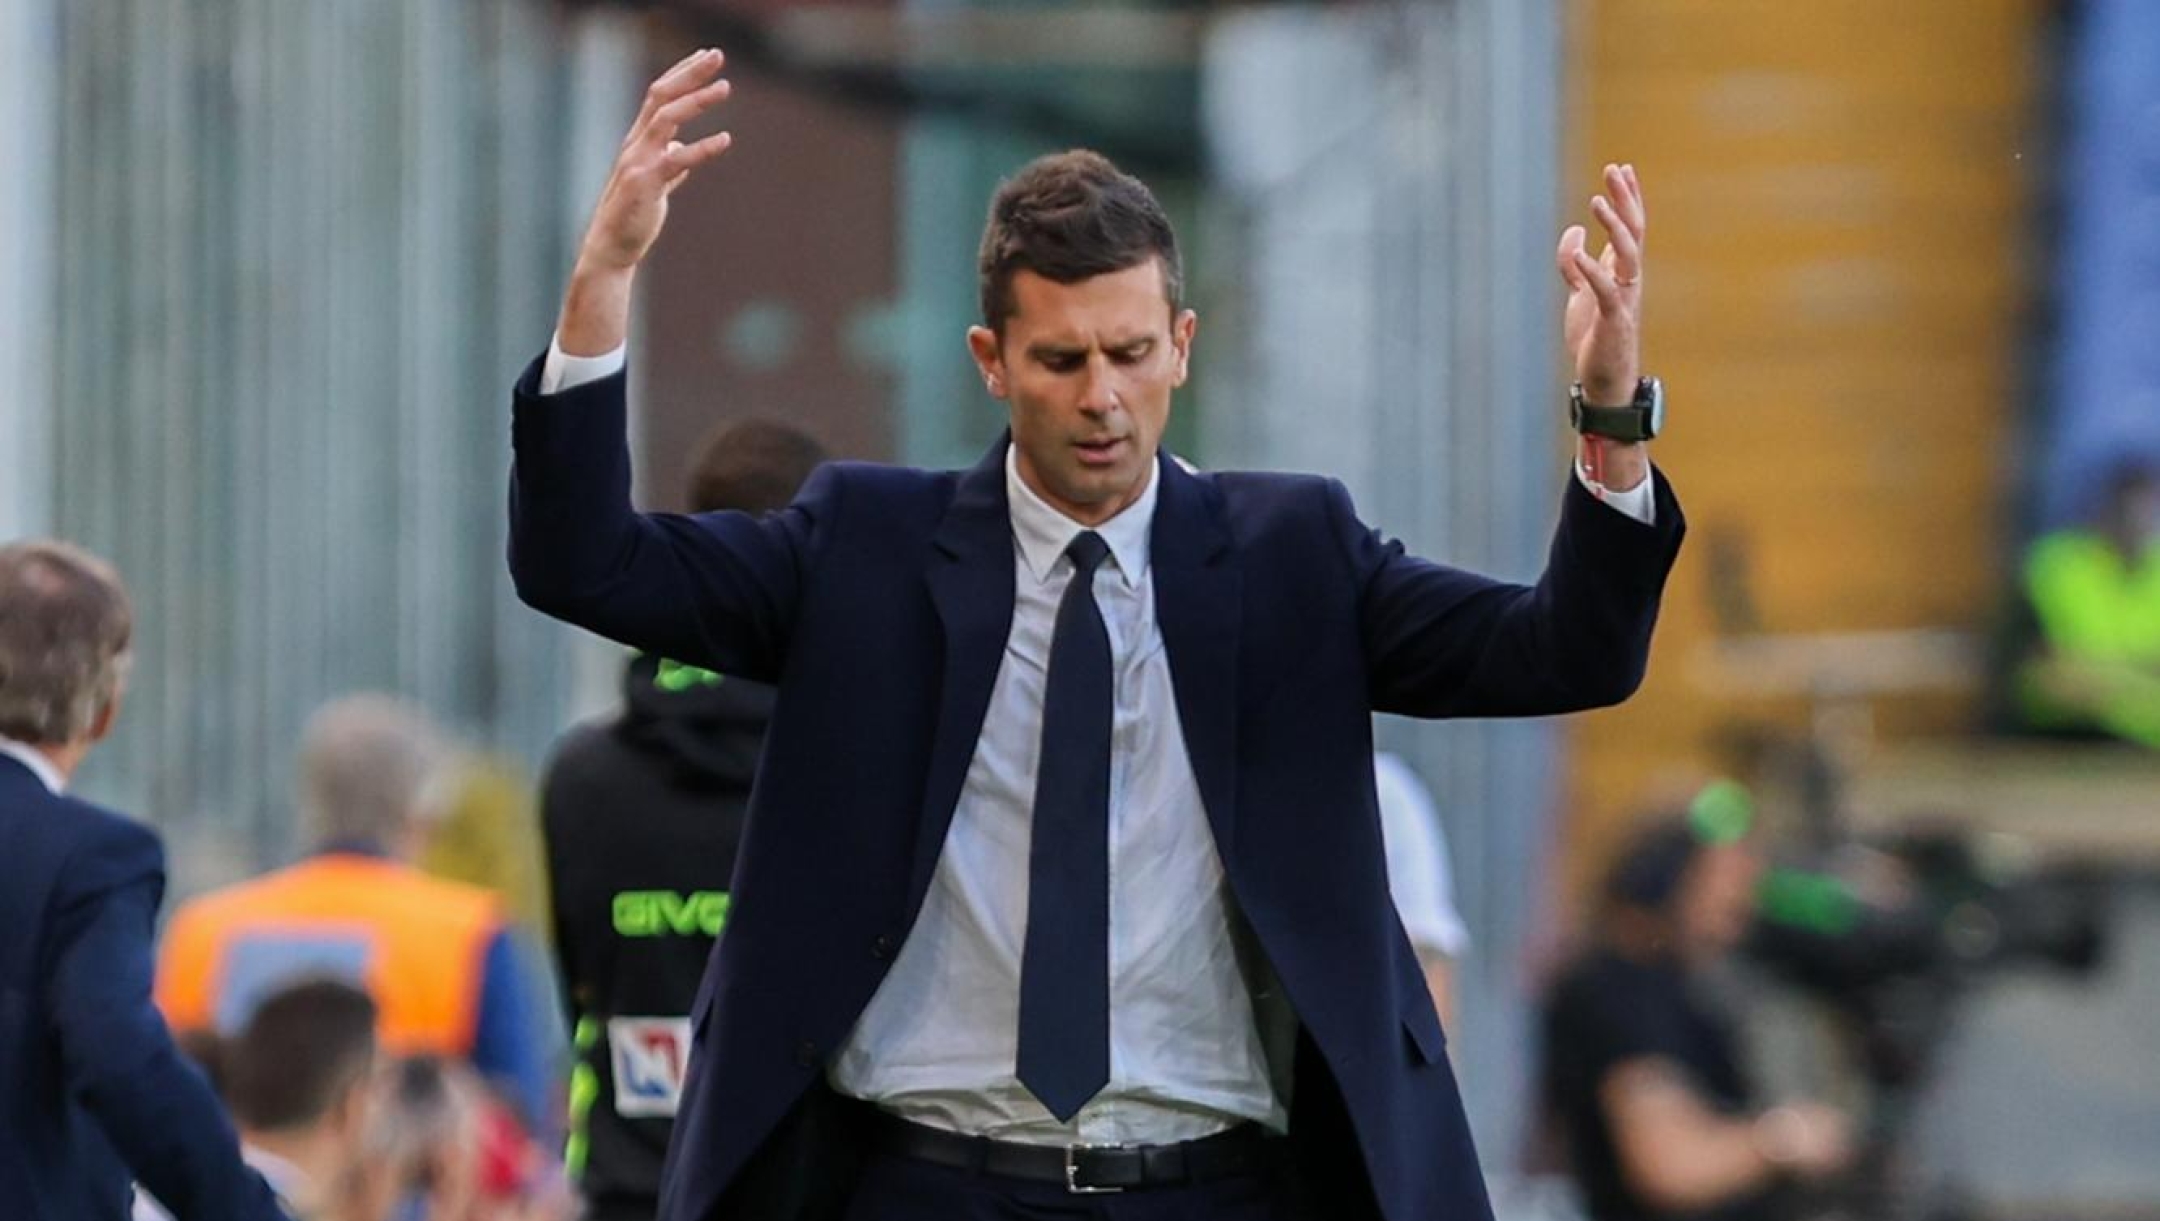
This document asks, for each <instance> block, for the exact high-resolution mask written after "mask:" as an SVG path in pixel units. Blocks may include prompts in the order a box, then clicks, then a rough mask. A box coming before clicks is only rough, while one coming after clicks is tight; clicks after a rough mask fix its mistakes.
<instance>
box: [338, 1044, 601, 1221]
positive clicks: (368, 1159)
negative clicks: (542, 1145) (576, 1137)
mask: <svg viewBox="0 0 2160 1221" xmlns="http://www.w3.org/2000/svg"><path fill="white" fill-rule="evenodd" d="M361 1148H362V1164H363V1166H364V1172H363V1174H362V1175H361V1177H360V1178H359V1179H358V1180H357V1181H356V1184H355V1191H354V1193H353V1195H352V1198H353V1200H354V1216H355V1217H356V1218H358V1219H359V1221H569V1218H571V1217H574V1216H576V1215H578V1201H577V1198H576V1197H575V1196H574V1195H573V1194H572V1193H571V1192H570V1190H569V1185H568V1184H567V1183H566V1182H564V1181H563V1180H562V1179H561V1177H560V1176H559V1175H557V1174H555V1173H553V1171H552V1169H551V1167H550V1165H549V1164H548V1163H547V1161H546V1159H545V1158H543V1157H542V1156H541V1154H540V1151H539V1150H538V1149H537V1148H536V1147H535V1146H534V1145H533V1143H532V1142H531V1140H530V1139H528V1138H527V1136H526V1135H525V1133H524V1131H523V1129H522V1127H521V1126H520V1125H519V1124H518V1122H517V1120H516V1118H515V1117H514V1116H512V1115H510V1114H509V1113H508V1111H506V1110H505V1109H504V1107H503V1104H502V1101H501V1099H500V1098H499V1097H498V1096H497V1095H496V1094H495V1093H494V1092H493V1091H492V1090H490V1089H488V1088H487V1087H486V1086H485V1085H484V1084H483V1083H482V1082H481V1080H480V1079H479V1077H478V1076H477V1075H475V1074H474V1073H473V1071H472V1070H471V1069H470V1068H468V1067H466V1066H465V1065H463V1064H461V1063H459V1062H457V1061H455V1060H445V1059H442V1058H441V1057H438V1056H427V1055H420V1056H407V1057H404V1058H403V1059H400V1060H397V1061H395V1062H393V1063H392V1064H391V1065H390V1066H389V1071H388V1072H387V1073H386V1074H385V1083H384V1087H383V1090H382V1102H381V1105H380V1106H378V1107H377V1108H376V1109H375V1112H374V1116H373V1122H372V1123H371V1124H370V1125H369V1127H368V1129H367V1131H366V1132H365V1134H364V1136H363V1139H362V1142H361Z"/></svg>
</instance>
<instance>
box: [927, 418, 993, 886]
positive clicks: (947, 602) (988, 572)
mask: <svg viewBox="0 0 2160 1221" xmlns="http://www.w3.org/2000/svg"><path fill="white" fill-rule="evenodd" d="M1009 440H1010V434H1008V435H1007V436H1004V437H1000V438H999V439H998V442H997V444H995V445H993V446H991V447H990V452H989V453H988V454H986V455H984V457H983V460H982V461H981V462H978V463H976V464H975V466H974V467H973V468H972V469H970V470H968V471H966V472H965V473H963V474H962V475H961V476H960V487H959V490H958V491H957V492H956V493H955V494H954V496H953V502H952V506H951V507H950V508H948V509H947V510H946V511H945V519H944V520H943V521H942V522H940V523H939V524H938V530H937V533H936V534H935V535H934V536H933V537H932V540H931V541H932V542H933V544H934V545H935V550H934V552H933V554H932V555H931V557H930V564H929V567H928V568H927V569H926V570H925V572H924V580H925V581H926V582H927V583H928V585H929V587H930V601H931V603H932V604H933V605H935V606H936V607H937V614H938V621H939V623H940V624H941V625H942V626H943V628H944V645H945V658H944V682H943V684H942V685H941V687H940V688H939V695H938V711H937V729H936V732H935V737H934V738H933V740H932V743H931V747H930V768H929V776H928V779H927V780H926V781H925V784H924V790H923V805H922V825H921V828H920V830H919V831H918V832H917V837H916V841H915V860H914V868H913V871H912V872H911V874H910V875H909V889H908V900H909V902H910V903H911V904H913V903H915V902H918V901H919V900H920V898H921V896H922V894H923V892H924V891H925V890H926V889H928V887H929V885H930V875H931V873H932V871H933V870H934V869H935V868H936V867H937V858H938V853H939V851H941V850H942V849H943V847H944V844H945V832H946V830H947V829H948V828H949V827H950V826H951V825H952V815H953V807H954V806H955V805H956V804H957V803H958V802H959V800H960V786H961V785H962V784H963V783H964V782H965V781H966V780H967V769H968V763H969V761H970V760H972V759H973V758H974V757H975V742H976V739H977V738H978V737H980V736H981V734H982V723H983V715H984V714H985V713H986V712H987V711H988V710H989V707H990V693H991V690H992V688H993V687H994V686H995V685H996V683H997V672H998V663H999V662H1000V661H1001V660H1003V658H1004V656H1005V641H1006V638H1007V636H1009V635H1010V634H1011V632H1012V617H1013V539H1012V514H1011V511H1010V509H1009V508H1008V507H1007V505H1006V501H1005V448H1006V445H1007V444H1008V442H1009Z"/></svg>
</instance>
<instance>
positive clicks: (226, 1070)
mask: <svg viewBox="0 0 2160 1221" xmlns="http://www.w3.org/2000/svg"><path fill="white" fill-rule="evenodd" d="M201 1050H202V1051H203V1053H204V1057H205V1062H204V1067H205V1068H206V1069H207V1070H208V1071H209V1072H210V1075H211V1077H212V1079H213V1080H215V1081H216V1082H217V1085H218V1089H219V1091H220V1092H221V1093H223V1094H224V1096H225V1101H226V1105H228V1106H229V1107H231V1108H232V1114H233V1119H234V1120H235V1121H236V1122H237V1123H238V1124H239V1125H240V1139H241V1146H242V1156H244V1157H245V1158H246V1159H247V1163H248V1164H249V1165H250V1166H253V1167H255V1168H256V1169H257V1170H259V1171H261V1172H262V1175H263V1177H264V1178H265V1179H267V1180H269V1182H270V1186H271V1187H272V1188H273V1189H274V1190H276V1192H277V1194H278V1198H279V1200H280V1201H281V1202H283V1203H284V1205H285V1207H286V1208H287V1210H289V1211H290V1212H291V1213H292V1214H293V1216H294V1217H295V1218H297V1219H298V1221H382V1218H381V1215H380V1214H379V1213H374V1212H370V1211H367V1210H366V1209H365V1208H364V1207H363V1205H362V1201H363V1199H364V1196H365V1194H366V1192H365V1186H364V1182H363V1180H364V1179H365V1176H366V1175H367V1173H368V1171H369V1166H368V1164H367V1161H366V1159H365V1157H364V1156H363V1154H364V1150H365V1145H364V1141H365V1138H366V1136H367V1134H368V1132H369V1129H370V1127H371V1125H372V1124H373V1123H374V1111H375V1108H376V1106H377V1105H378V1103H379V1102H380V1099H381V1084H382V1078H381V1076H380V1074H379V1073H378V1072H377V1069H378V1068H379V1067H380V1063H379V1061H378V1058H377V1049H376V1044H375V1002H374V1001H372V1000H369V999H368V995H367V993H365V992H363V991H361V990H360V989H358V988H356V987H354V986H353V985H351V984H348V983H345V982H343V981H341V980H333V979H303V980H300V981H298V982H295V983H292V984H289V985H286V986H285V987H283V988H280V989H279V990H278V991H276V992H274V993H272V994H271V995H270V996H269V997H267V998H266V999H265V1000H264V1001H263V1002H262V1004H261V1005H259V1006H257V1007H256V1009H255V1013H254V1015H253V1016H252V1017H250V1018H249V1019H248V1023H247V1026H246V1027H245V1028H244V1029H242V1030H241V1031H240V1033H239V1034H237V1035H235V1036H233V1037H232V1038H229V1039H223V1040H206V1041H205V1042H204V1043H203V1045H202V1047H201ZM168 1215H169V1214H167V1213H166V1212H165V1211H164V1210H163V1209H160V1208H158V1207H157V1206H155V1205H154V1204H152V1203H151V1202H150V1200H149V1199H148V1197H138V1198H137V1200H136V1207H135V1217H136V1221H159V1219H161V1218H165V1217H167V1216H168Z"/></svg>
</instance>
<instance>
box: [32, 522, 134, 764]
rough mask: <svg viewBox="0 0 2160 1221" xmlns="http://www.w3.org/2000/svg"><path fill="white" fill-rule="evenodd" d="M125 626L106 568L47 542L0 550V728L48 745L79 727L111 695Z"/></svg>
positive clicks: (123, 658) (119, 596) (124, 598)
mask: <svg viewBox="0 0 2160 1221" xmlns="http://www.w3.org/2000/svg"><path fill="white" fill-rule="evenodd" d="M134 630H135V615H134V611H133V609H132V608H130V606H129V605H128V595H127V587H126V586H124V585H122V584H121V583H120V574H119V573H117V572H115V571H113V567H112V565H110V564H108V563H106V562H105V561H103V560H101V559H99V558H98V557H96V556H94V555H91V554H90V553H89V552H87V551H84V550H82V549H81V548H79V547H75V546H71V545H70V544H67V543H63V542H58V541H55V540H51V539H32V540H29V541H27V542H21V543H11V544H9V545H7V546H5V547H0V734H5V735H6V736H8V737H10V738H14V739H15V740H17V741H19V742H29V743H32V744H34V745H40V746H52V745H59V744H62V743H67V742H73V741H75V740H76V739H78V738H80V737H82V736H83V735H85V734H87V733H89V732H90V730H91V729H92V727H93V726H94V725H95V724H96V723H97V718H98V716H99V714H100V713H102V712H103V711H104V710H105V707H106V705H108V704H110V703H112V701H113V700H114V699H116V698H117V697H118V696H119V694H120V685H121V682H122V681H123V680H124V679H125V678H126V676H127V663H128V642H129V640H130V639H131V638H132V636H133V634H134Z"/></svg>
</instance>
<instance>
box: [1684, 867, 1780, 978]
mask: <svg viewBox="0 0 2160 1221" xmlns="http://www.w3.org/2000/svg"><path fill="white" fill-rule="evenodd" d="M1762 874H1763V860H1762V857H1761V856H1760V855H1759V854H1758V853H1757V852H1756V850H1755V848H1754V846H1753V845H1752V844H1750V843H1748V842H1746V841H1745V840H1742V841H1740V842H1737V843H1730V844H1709V845H1705V846H1704V847H1703V848H1702V849H1701V850H1699V851H1698V852H1697V853H1696V854H1695V859H1694V860H1693V861H1692V862H1690V863H1689V865H1688V870H1687V875H1686V877H1685V878H1684V879H1683V880H1682V881H1681V884H1680V892H1679V896H1678V907H1677V912H1676V915H1677V919H1678V922H1679V926H1680V927H1679V937H1680V940H1681V942H1682V944H1683V946H1684V947H1685V950H1686V952H1689V953H1690V954H1691V955H1692V956H1694V957H1697V958H1700V959H1704V960H1708V959H1714V958H1717V957H1718V956H1720V955H1722V954H1724V953H1725V952H1727V951H1728V950H1731V949H1732V948H1733V947H1734V946H1737V945H1739V944H1740V942H1741V939H1742V938H1744V937H1746V936H1747V931H1748V926H1749V924H1750V923H1751V922H1752V921H1753V919H1754V914H1755V888H1756V886H1757V885H1758V884H1759V883H1760V882H1761V881H1762Z"/></svg>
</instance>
